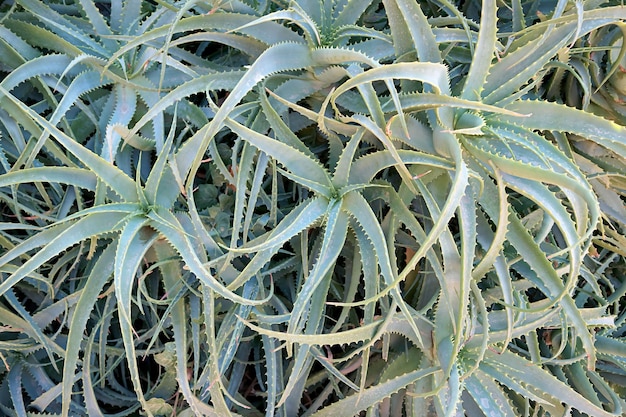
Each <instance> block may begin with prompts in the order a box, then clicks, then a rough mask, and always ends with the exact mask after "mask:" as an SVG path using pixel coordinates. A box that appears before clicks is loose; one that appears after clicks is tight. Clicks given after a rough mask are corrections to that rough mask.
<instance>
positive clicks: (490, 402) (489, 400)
mask: <svg viewBox="0 0 626 417" xmlns="http://www.w3.org/2000/svg"><path fill="white" fill-rule="evenodd" d="M465 389H466V391H467V392H468V394H469V395H470V396H471V397H472V399H473V400H474V402H475V403H476V405H478V407H480V410H481V411H482V412H483V413H484V415H485V416H487V417H491V416H494V417H495V416H502V417H515V416H518V415H519V414H518V412H517V411H516V410H515V409H514V408H513V407H512V406H511V403H510V399H509V397H508V396H507V395H506V394H505V393H504V392H503V391H502V387H501V386H500V385H498V384H497V383H496V382H495V381H494V379H493V378H491V377H489V376H488V375H486V374H485V373H483V372H482V371H476V372H474V373H473V374H471V375H470V376H468V377H467V379H466V380H465Z"/></svg>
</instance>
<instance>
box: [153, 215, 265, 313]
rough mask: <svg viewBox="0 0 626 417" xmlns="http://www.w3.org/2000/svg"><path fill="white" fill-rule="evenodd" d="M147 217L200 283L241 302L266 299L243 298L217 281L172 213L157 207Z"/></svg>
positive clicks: (223, 295) (254, 302)
mask: <svg viewBox="0 0 626 417" xmlns="http://www.w3.org/2000/svg"><path fill="white" fill-rule="evenodd" d="M148 217H149V218H150V219H151V220H152V222H151V223H150V226H151V227H153V228H155V229H156V230H158V231H159V232H161V233H162V234H163V237H164V238H165V239H166V240H168V241H169V242H170V244H171V245H172V247H174V249H176V251H177V252H178V253H179V254H180V256H181V258H182V259H183V261H184V262H185V264H186V265H187V267H188V268H189V270H190V271H191V272H193V273H194V274H195V275H196V277H197V278H198V279H199V280H200V282H201V283H202V284H204V285H206V286H207V287H209V288H211V290H213V291H215V292H216V293H218V294H219V295H221V296H222V297H224V298H226V299H229V300H232V301H235V302H238V303H241V304H263V303H265V302H266V301H267V300H249V299H246V298H243V297H241V296H240V295H237V294H235V293H234V292H232V291H230V290H228V289H227V288H226V287H225V286H223V285H222V284H221V283H220V282H219V281H217V279H215V277H213V276H212V275H211V274H210V273H209V271H207V269H206V268H205V266H204V265H203V264H202V262H201V261H200V259H199V258H198V254H197V253H196V251H195V249H194V246H193V244H192V243H191V241H190V240H189V236H187V234H186V233H185V231H184V228H183V226H182V225H181V224H180V222H179V220H178V219H176V217H175V216H174V214H172V213H170V212H169V211H166V210H163V209H161V208H159V207H157V208H155V209H154V210H152V211H151V212H150V213H148Z"/></svg>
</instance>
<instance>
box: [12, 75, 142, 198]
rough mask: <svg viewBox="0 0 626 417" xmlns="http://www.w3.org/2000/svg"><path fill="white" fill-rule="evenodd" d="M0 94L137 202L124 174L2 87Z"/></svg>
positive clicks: (102, 177)
mask: <svg viewBox="0 0 626 417" xmlns="http://www.w3.org/2000/svg"><path fill="white" fill-rule="evenodd" d="M0 92H1V93H2V94H4V95H5V96H7V97H8V98H9V99H10V100H11V101H12V102H14V103H15V104H16V105H17V106H18V107H19V108H20V109H21V110H22V111H24V112H26V113H27V114H28V115H29V116H30V117H31V118H32V119H33V120H35V121H36V122H37V123H39V124H40V125H41V126H42V127H43V128H44V129H46V130H48V131H49V132H50V133H51V134H52V135H53V136H54V137H55V139H56V140H57V141H58V142H59V143H60V144H61V145H62V146H63V147H65V148H66V149H67V150H68V151H70V152H71V153H72V154H73V155H74V156H76V157H77V158H78V159H80V160H81V161H82V162H83V163H84V164H85V166H87V167H89V168H90V169H92V170H93V171H94V173H95V174H96V175H97V176H98V177H99V178H101V179H102V180H103V181H104V182H105V183H106V184H107V185H108V186H109V187H111V189H112V190H113V191H115V192H116V193H117V194H119V195H120V196H121V197H122V198H124V199H125V200H126V201H137V200H138V197H137V190H136V188H135V182H134V181H133V180H131V179H130V178H129V177H128V176H127V175H126V174H124V173H123V172H122V171H120V170H119V169H118V168H116V167H115V166H113V165H112V164H110V163H107V162H106V161H105V160H104V159H102V158H100V157H99V156H97V155H96V154H94V153H93V152H91V151H90V150H89V149H87V148H85V147H83V146H82V145H80V144H79V143H77V142H76V141H74V140H73V139H72V138H71V137H69V136H68V135H66V134H65V133H63V132H62V131H61V130H59V129H58V128H57V127H56V126H54V125H52V124H51V123H50V122H49V121H48V120H46V119H45V118H43V117H42V116H40V115H38V114H37V113H35V112H34V111H33V110H32V109H30V108H29V107H28V106H26V105H25V104H24V103H22V102H21V101H19V100H18V99H16V98H15V97H14V96H13V95H12V94H10V93H8V92H7V91H6V90H5V89H4V88H3V87H0Z"/></svg>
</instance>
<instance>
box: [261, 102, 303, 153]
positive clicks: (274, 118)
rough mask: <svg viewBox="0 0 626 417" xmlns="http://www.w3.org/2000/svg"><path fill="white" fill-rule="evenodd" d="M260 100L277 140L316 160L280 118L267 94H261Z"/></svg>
mask: <svg viewBox="0 0 626 417" xmlns="http://www.w3.org/2000/svg"><path fill="white" fill-rule="evenodd" d="M268 91H269V90H268ZM269 93H270V94H272V96H273V97H276V96H275V95H274V93H272V92H271V91H269ZM259 99H260V101H261V107H262V108H263V113H264V116H265V118H267V121H268V123H269V124H270V126H271V128H272V130H273V132H274V135H276V139H278V140H279V141H281V142H283V143H285V144H286V145H289V146H291V147H292V148H295V149H297V150H298V151H300V152H302V153H304V154H305V155H306V156H308V157H310V158H315V154H314V153H313V152H311V150H310V149H309V148H308V147H307V146H306V145H305V144H304V143H302V141H301V140H300V138H298V136H296V134H295V133H293V132H292V131H291V129H290V128H289V126H287V124H286V123H285V122H284V121H283V119H281V118H280V116H279V115H278V112H277V111H276V109H274V107H273V106H272V105H271V103H270V101H269V99H268V98H267V96H266V95H265V94H260V95H259Z"/></svg>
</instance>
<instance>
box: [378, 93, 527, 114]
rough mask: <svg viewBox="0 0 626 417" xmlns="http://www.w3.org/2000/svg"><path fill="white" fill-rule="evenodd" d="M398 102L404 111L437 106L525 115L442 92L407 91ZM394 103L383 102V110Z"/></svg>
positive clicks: (387, 110)
mask: <svg viewBox="0 0 626 417" xmlns="http://www.w3.org/2000/svg"><path fill="white" fill-rule="evenodd" d="M399 97H400V104H401V108H402V110H404V111H405V112H406V113H411V112H414V111H422V110H429V109H436V108H439V107H456V108H460V109H467V110H477V111H481V112H490V113H498V114H500V113H501V114H506V115H508V116H515V117H526V114H522V113H517V112H512V111H511V110H509V109H506V108H503V107H498V106H491V105H488V104H484V103H481V102H479V101H471V100H465V99H462V98H458V97H454V96H447V95H443V94H433V93H408V94H401V95H400V96H399ZM393 106H394V103H393V102H392V101H387V102H385V103H383V111H385V112H392V111H394V110H395V109H394V107H393Z"/></svg>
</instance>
